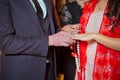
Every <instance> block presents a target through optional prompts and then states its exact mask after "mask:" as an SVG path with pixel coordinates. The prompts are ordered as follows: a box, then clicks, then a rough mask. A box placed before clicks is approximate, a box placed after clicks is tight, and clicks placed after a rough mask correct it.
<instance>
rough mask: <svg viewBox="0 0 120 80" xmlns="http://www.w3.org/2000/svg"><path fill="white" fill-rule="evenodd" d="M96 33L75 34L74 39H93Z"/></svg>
mask: <svg viewBox="0 0 120 80" xmlns="http://www.w3.org/2000/svg"><path fill="white" fill-rule="evenodd" d="M96 35H97V33H85V34H75V35H74V39H75V40H81V41H93V40H94V39H95V36H96Z"/></svg>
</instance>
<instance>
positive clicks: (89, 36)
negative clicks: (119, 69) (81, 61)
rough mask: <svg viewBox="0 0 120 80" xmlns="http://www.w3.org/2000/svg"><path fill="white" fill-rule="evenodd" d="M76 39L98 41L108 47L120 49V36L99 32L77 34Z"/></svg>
mask: <svg viewBox="0 0 120 80" xmlns="http://www.w3.org/2000/svg"><path fill="white" fill-rule="evenodd" d="M74 39H76V40H81V41H87V42H89V41H96V42H98V43H100V44H102V45H104V46H106V47H108V48H111V49H114V50H117V51H120V38H112V37H108V36H105V35H102V34H98V33H86V34H76V35H74Z"/></svg>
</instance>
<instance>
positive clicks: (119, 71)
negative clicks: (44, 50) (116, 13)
mask: <svg viewBox="0 0 120 80" xmlns="http://www.w3.org/2000/svg"><path fill="white" fill-rule="evenodd" d="M97 2H98V0H91V1H90V2H89V3H87V4H85V6H84V9H83V15H82V16H81V18H80V24H81V31H80V33H85V28H86V25H87V23H88V20H89V18H90V16H91V13H92V12H93V11H94V8H95V5H96V3H97ZM107 12H108V8H107V6H106V8H105V11H104V15H103V19H102V22H101V25H100V30H99V33H100V34H103V35H106V36H109V37H114V38H120V22H119V23H118V25H117V27H115V28H114V30H111V25H110V24H111V21H110V20H109V19H108V17H107V16H106V15H105V13H107ZM79 46H80V69H81V72H80V73H79V77H80V79H79V80H81V79H82V78H81V77H84V76H81V74H82V75H85V70H86V63H87V60H86V59H87V56H86V49H87V46H88V45H87V43H86V42H84V41H81V42H80V44H79ZM108 55H109V56H108ZM92 77H93V80H120V51H116V50H113V49H110V48H108V47H106V46H104V45H102V44H99V43H97V50H96V55H95V60H94V70H93V76H92Z"/></svg>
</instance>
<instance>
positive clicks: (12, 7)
mask: <svg viewBox="0 0 120 80" xmlns="http://www.w3.org/2000/svg"><path fill="white" fill-rule="evenodd" d="M38 1H39V2H38V3H39V6H40V7H41V8H42V11H43V12H42V13H43V14H42V18H39V14H37V12H39V11H38V10H37V9H38V7H36V5H35V2H34V1H32V0H0V51H2V62H1V67H2V71H1V73H2V80H55V78H56V74H55V72H56V71H55V70H56V66H55V54H54V52H55V51H54V47H53V46H69V45H70V44H73V43H74V42H75V41H74V40H72V37H71V35H70V34H68V33H67V32H63V31H60V32H58V33H56V34H54V33H55V31H56V29H55V27H54V22H53V10H52V1H51V0H38ZM41 1H42V2H41ZM38 3H37V4H38Z"/></svg>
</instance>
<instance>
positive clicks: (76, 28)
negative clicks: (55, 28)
mask: <svg viewBox="0 0 120 80" xmlns="http://www.w3.org/2000/svg"><path fill="white" fill-rule="evenodd" d="M79 29H80V24H68V25H65V26H63V28H61V30H63V31H66V32H69V33H71V34H76V33H78V32H79Z"/></svg>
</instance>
